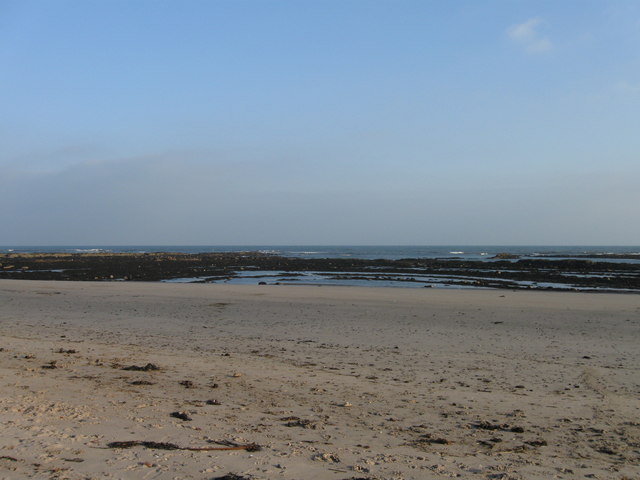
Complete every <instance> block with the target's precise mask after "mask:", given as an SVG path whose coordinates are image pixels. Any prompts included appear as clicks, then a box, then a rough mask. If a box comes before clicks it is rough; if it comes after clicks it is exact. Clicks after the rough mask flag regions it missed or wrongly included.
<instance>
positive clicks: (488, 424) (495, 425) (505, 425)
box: [471, 420, 524, 433]
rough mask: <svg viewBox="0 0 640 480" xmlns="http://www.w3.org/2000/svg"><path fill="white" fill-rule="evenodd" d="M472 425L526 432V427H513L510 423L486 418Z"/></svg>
mask: <svg viewBox="0 0 640 480" xmlns="http://www.w3.org/2000/svg"><path fill="white" fill-rule="evenodd" d="M471 427H472V428H476V429H479V430H502V431H503V432H514V433H524V428H522V427H512V426H511V425H509V424H508V423H502V424H499V423H491V422H487V421H486V420H482V421H480V422H475V423H472V424H471Z"/></svg>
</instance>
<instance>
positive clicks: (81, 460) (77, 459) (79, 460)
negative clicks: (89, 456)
mask: <svg viewBox="0 0 640 480" xmlns="http://www.w3.org/2000/svg"><path fill="white" fill-rule="evenodd" d="M62 460H64V461H65V462H74V463H82V462H84V458H80V457H75V458H63V459H62Z"/></svg>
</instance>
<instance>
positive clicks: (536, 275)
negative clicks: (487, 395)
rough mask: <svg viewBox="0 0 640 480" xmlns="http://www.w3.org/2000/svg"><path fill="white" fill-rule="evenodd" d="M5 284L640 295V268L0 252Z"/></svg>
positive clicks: (574, 262)
mask: <svg viewBox="0 0 640 480" xmlns="http://www.w3.org/2000/svg"><path fill="white" fill-rule="evenodd" d="M0 279H29V280H73V281H94V280H99V281H107V282H109V281H126V282H132V281H133V282H139V281H162V282H184V283H214V284H219V283H231V284H259V283H263V284H287V285H293V284H297V283H298V284H322V285H344V286H349V285H353V286H398V287H406V288H425V287H427V288H432V287H435V288H492V289H509V290H514V289H518V290H544V291H556V290H557V291H572V290H573V291H575V290H579V291H587V292H598V291H603V292H618V293H640V263H615V262H606V261H602V262H600V261H598V262H593V261H590V260H585V259H553V258H545V259H518V258H499V259H494V260H492V261H474V260H459V259H458V260H456V259H426V258H405V259H400V260H389V259H377V260H370V259H355V258H298V257H283V256H278V255H273V254H266V253H260V252H226V253H201V254H188V253H182V254H172V253H115V254H113V253H104V252H103V253H83V254H77V253H76V254H74V253H59V254H48V253H36V254H15V253H11V254H4V255H0Z"/></svg>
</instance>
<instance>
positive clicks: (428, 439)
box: [414, 433, 453, 445]
mask: <svg viewBox="0 0 640 480" xmlns="http://www.w3.org/2000/svg"><path fill="white" fill-rule="evenodd" d="M414 443H416V444H429V445H433V444H437V445H451V444H452V443H453V442H452V441H451V440H447V439H446V438H442V437H432V436H431V434H430V433H425V434H424V435H421V436H420V438H418V439H417V440H414Z"/></svg>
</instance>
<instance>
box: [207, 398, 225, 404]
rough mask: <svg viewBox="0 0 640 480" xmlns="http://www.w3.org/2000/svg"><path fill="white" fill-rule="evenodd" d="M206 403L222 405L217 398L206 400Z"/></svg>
mask: <svg viewBox="0 0 640 480" xmlns="http://www.w3.org/2000/svg"><path fill="white" fill-rule="evenodd" d="M204 403H206V404H207V405H222V403H220V402H219V401H218V400H215V399H212V400H207V401H206V402H204Z"/></svg>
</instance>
